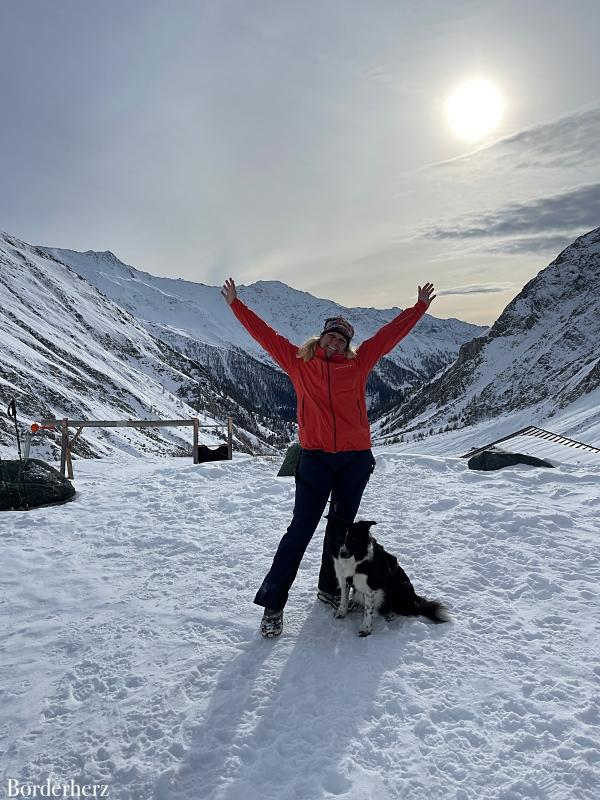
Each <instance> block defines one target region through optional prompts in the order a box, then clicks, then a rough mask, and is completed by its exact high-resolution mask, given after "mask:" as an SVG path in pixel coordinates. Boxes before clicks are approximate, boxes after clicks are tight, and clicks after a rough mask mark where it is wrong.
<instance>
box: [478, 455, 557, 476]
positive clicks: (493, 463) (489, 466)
mask: <svg viewBox="0 0 600 800" xmlns="http://www.w3.org/2000/svg"><path fill="white" fill-rule="evenodd" d="M514 464H529V466H531V467H554V464H551V463H550V462H549V461H544V460H543V459H541V458H535V456H527V455H524V454H523V453H505V452H503V451H501V450H484V451H483V453H479V454H478V455H476V456H473V458H470V459H469V460H468V462H467V466H468V467H469V469H480V470H484V471H487V472H489V471H491V470H494V469H502V468H503V467H512V466H514Z"/></svg>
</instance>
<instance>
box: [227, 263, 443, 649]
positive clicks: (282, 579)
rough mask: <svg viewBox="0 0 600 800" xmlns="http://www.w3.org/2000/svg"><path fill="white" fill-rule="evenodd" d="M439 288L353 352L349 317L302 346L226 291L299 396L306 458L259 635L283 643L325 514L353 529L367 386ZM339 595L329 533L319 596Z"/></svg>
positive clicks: (426, 289) (429, 289)
mask: <svg viewBox="0 0 600 800" xmlns="http://www.w3.org/2000/svg"><path fill="white" fill-rule="evenodd" d="M433 291H434V289H433V285H432V284H431V283H426V284H425V285H424V286H423V287H421V286H419V299H418V300H417V303H416V304H415V305H414V306H413V307H412V308H407V309H406V310H405V311H403V312H402V313H401V314H399V315H398V316H397V317H396V318H395V319H393V320H392V321H391V322H388V324H387V325H384V326H383V328H381V329H380V330H379V331H377V333H376V334H375V335H374V336H372V337H371V338H370V339H367V340H366V341H365V342H363V343H362V344H361V345H360V347H358V348H357V349H356V350H354V349H353V348H352V347H351V346H350V342H351V340H352V337H353V336H354V329H353V327H352V325H351V324H350V323H349V322H348V321H347V320H345V319H344V318H343V317H330V318H329V319H327V320H326V321H325V325H324V327H323V331H322V333H321V334H320V335H319V336H315V337H312V338H311V339H309V340H308V341H307V342H305V343H304V345H302V347H300V348H299V347H298V346H297V345H294V344H292V343H291V342H289V341H288V340H287V339H285V338H284V337H283V336H280V335H279V334H278V333H276V331H274V330H273V329H272V328H270V327H269V326H268V325H267V324H266V322H264V321H263V320H262V319H260V317H258V316H257V315H256V314H255V313H254V312H253V311H251V310H250V309H249V308H248V307H247V306H245V305H244V303H242V302H241V300H239V298H238V296H237V292H236V288H235V283H234V281H233V279H232V278H229V279H228V280H226V281H225V283H224V285H223V289H222V291H221V293H222V295H223V297H224V298H225V300H226V301H227V303H228V305H229V306H230V308H231V310H232V311H233V313H234V314H235V316H236V317H237V318H238V320H239V321H240V322H241V323H242V325H243V326H244V327H245V328H246V330H247V331H248V333H249V334H250V335H251V336H252V337H253V338H254V339H256V341H257V342H258V343H259V344H260V345H261V346H262V347H263V348H264V349H265V350H266V351H267V353H269V355H270V356H271V357H272V358H273V359H274V360H275V361H276V362H277V364H279V366H280V367H281V369H282V370H283V371H284V372H285V373H286V374H287V375H288V376H289V377H290V379H291V381H292V384H293V386H294V389H295V391H296V397H297V417H298V437H299V439H300V445H301V447H302V453H301V456H300V461H299V462H298V467H297V470H296V498H295V503H294V514H293V518H292V522H291V523H290V526H289V528H288V529H287V532H286V533H285V534H284V536H283V538H282V539H281V542H280V543H279V547H278V548H277V552H276V554H275V557H274V559H273V564H272V566H271V569H270V570H269V572H268V574H267V576H266V577H265V579H264V581H263V582H262V585H261V587H260V589H259V590H258V592H257V594H256V597H255V598H254V602H255V603H256V604H257V605H259V606H262V607H263V608H264V609H265V611H264V615H263V618H262V621H261V634H262V635H263V636H264V637H265V638H273V637H275V636H279V634H280V633H281V631H282V630H283V608H284V606H285V604H286V602H287V598H288V592H289V590H290V587H291V585H292V583H293V582H294V579H295V577H296V573H297V572H298V568H299V566H300V562H301V560H302V557H303V555H304V552H305V550H306V548H307V546H308V543H309V542H310V540H311V539H312V536H313V534H314V532H315V530H316V528H317V525H318V524H319V520H320V519H321V517H322V515H323V511H324V510H325V506H326V504H327V500H328V499H329V495H331V508H330V512H331V513H332V514H334V515H335V516H338V517H341V518H342V519H343V520H345V521H346V522H353V521H354V518H355V516H356V514H357V512H358V507H359V505H360V501H361V498H362V494H363V492H364V490H365V487H366V485H367V483H368V481H369V477H370V475H371V473H372V471H373V468H374V466H375V460H374V458H373V454H372V452H371V434H370V429H369V420H368V417H367V406H366V399H365V387H366V384H367V378H368V377H369V373H370V372H371V370H372V369H373V367H374V365H375V364H376V363H377V361H378V360H379V359H380V358H381V357H382V356H384V355H385V354H386V353H389V351H390V350H392V348H394V347H395V346H396V345H397V344H398V342H399V341H400V340H401V339H403V338H404V336H406V334H407V333H408V332H409V331H410V330H411V329H412V328H413V326H414V325H415V324H416V323H417V322H418V321H419V320H420V319H421V317H422V316H423V314H424V313H425V312H426V311H427V309H428V307H429V304H430V303H431V301H432V300H433V299H434V297H435V295H434V294H433ZM338 595H339V588H338V586H337V580H336V577H335V571H334V568H333V559H332V557H331V553H330V550H329V540H328V531H327V530H326V531H325V541H324V545H323V558H322V562H321V572H320V574H319V591H318V595H317V596H318V597H319V599H320V600H323V601H324V602H326V603H330V604H331V605H333V606H335V605H336V604H337V596H338Z"/></svg>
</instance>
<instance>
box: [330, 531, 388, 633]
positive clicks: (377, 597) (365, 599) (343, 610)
mask: <svg viewBox="0 0 600 800" xmlns="http://www.w3.org/2000/svg"><path fill="white" fill-rule="evenodd" d="M372 559H373V545H372V544H369V548H368V551H367V555H366V556H365V558H363V559H361V560H360V561H357V560H356V558H355V557H354V556H350V557H349V558H334V559H333V566H334V568H335V575H336V578H337V582H338V584H339V587H340V592H341V596H340V605H339V608H338V610H337V611H336V613H335V616H336V617H337V619H343V618H344V617H345V616H346V614H347V613H348V599H349V592H348V581H347V579H348V578H352V582H353V584H354V600H355V602H357V603H359V604H360V605H362V606H363V608H364V615H363V621H362V625H361V628H360V630H359V632H358V635H359V636H368V635H369V634H370V633H371V631H372V630H373V615H374V614H375V611H377V609H378V608H380V606H381V605H382V604H383V601H384V592H383V590H382V589H377V590H376V591H373V590H372V589H371V588H370V586H369V584H368V582H367V576H366V575H365V574H364V573H363V572H357V571H356V568H357V567H358V565H359V564H362V563H364V562H365V561H371V560H372Z"/></svg>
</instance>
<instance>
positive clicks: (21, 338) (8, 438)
mask: <svg viewBox="0 0 600 800" xmlns="http://www.w3.org/2000/svg"><path fill="white" fill-rule="evenodd" d="M0 331H1V338H0V402H1V403H2V408H3V410H4V409H5V408H6V407H7V405H8V402H9V400H10V399H12V398H15V399H16V401H17V408H18V411H19V418H20V420H21V422H22V423H24V424H25V425H27V426H28V425H29V424H30V423H31V422H34V421H39V420H40V419H41V418H43V417H56V418H62V417H70V418H71V419H74V418H75V419H76V418H84V419H99V420H110V419H136V418H137V419H139V418H141V419H153V418H158V419H160V418H162V419H169V418H170V419H179V418H188V417H191V416H196V415H197V414H198V412H200V419H201V423H202V422H203V423H204V424H206V425H210V424H221V423H224V421H225V418H226V416H227V415H228V414H232V415H234V416H235V421H236V432H237V442H236V444H237V447H242V448H243V449H249V448H258V449H262V450H263V451H265V448H267V449H268V443H269V441H271V440H273V439H274V438H275V437H273V431H272V430H270V429H268V428H261V426H260V425H259V422H258V421H257V420H256V419H255V417H254V416H253V414H252V413H251V412H249V411H248V410H247V409H246V408H245V407H244V405H243V403H242V404H241V403H240V402H237V401H236V399H235V398H232V397H230V396H228V395H227V394H226V393H225V392H223V390H222V388H221V387H220V386H219V385H217V384H216V383H215V381H214V380H213V379H212V377H211V375H210V374H209V372H208V371H207V370H206V369H205V368H204V367H203V366H202V365H200V364H198V363H197V362H195V361H193V360H192V359H189V358H188V357H186V356H185V355H182V354H181V353H180V352H178V351H177V350H175V349H174V348H172V347H171V346H170V345H169V344H167V343H166V342H164V341H162V340H161V339H158V338H156V337H154V336H152V335H151V334H150V333H149V332H148V330H147V329H146V328H145V327H144V326H143V325H142V324H141V323H140V322H138V321H137V320H136V319H135V318H134V317H132V316H131V315H130V314H129V313H127V311H125V310H124V309H123V308H121V307H119V306H118V305H116V304H115V303H114V302H113V301H111V300H110V299H108V298H107V297H105V296H104V295H103V294H101V293H100V292H99V291H98V290H97V289H96V288H95V287H94V286H92V285H91V284H90V283H89V282H88V281H86V280H85V279H84V278H82V277H81V276H80V275H78V274H77V273H76V272H74V271H73V270H71V269H70V268H69V267H68V266H66V265H65V264H63V263H61V262H59V261H57V260H56V259H54V258H53V257H52V256H50V255H49V254H48V253H47V252H44V251H43V250H40V249H39V248H36V247H32V246H31V245H28V244H27V243H25V242H22V241H20V240H18V239H16V238H14V237H12V236H9V235H7V234H0ZM21 432H23V430H22V431H21ZM215 433H216V432H215V431H203V433H202V441H203V442H204V443H209V444H211V443H214V442H216V441H218V440H219V439H216V438H215ZM221 440H222V437H221ZM46 444H47V445H48V448H49V449H50V450H52V449H54V445H53V444H52V442H51V441H47V442H46ZM0 445H6V446H10V449H11V451H12V452H14V450H15V447H14V445H15V431H14V423H13V421H12V420H10V419H9V418H8V417H7V416H6V415H5V414H0ZM115 447H117V448H119V449H122V450H126V451H130V452H144V451H146V452H152V453H173V452H175V451H176V450H181V449H182V448H183V449H188V448H190V447H191V430H190V429H189V428H182V429H176V428H174V429H154V428H152V429H145V430H136V429H133V428H127V429H110V430H109V431H106V430H103V429H93V428H90V429H86V430H85V434H84V435H82V436H81V437H80V438H79V440H78V443H77V447H76V449H75V451H74V452H75V453H80V454H82V455H83V454H85V455H92V456H93V455H103V454H106V453H109V452H111V451H113V450H114V448H115ZM5 452H6V451H5ZM32 454H33V455H35V453H32ZM48 455H50V453H48Z"/></svg>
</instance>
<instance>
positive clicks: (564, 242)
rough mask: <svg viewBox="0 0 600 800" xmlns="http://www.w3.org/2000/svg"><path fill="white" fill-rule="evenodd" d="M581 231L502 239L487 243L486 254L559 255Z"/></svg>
mask: <svg viewBox="0 0 600 800" xmlns="http://www.w3.org/2000/svg"><path fill="white" fill-rule="evenodd" d="M580 233H581V231H576V232H574V233H573V232H571V233H564V234H556V235H552V234H549V235H548V236H544V235H539V236H523V237H522V238H516V239H502V240H500V241H497V242H492V243H487V244H486V248H485V250H486V252H488V253H504V254H511V255H547V254H549V253H550V254H553V253H558V252H559V251H560V250H564V249H565V247H568V245H570V244H572V243H573V239H574V238H575V237H576V236H578V235H579V234H580Z"/></svg>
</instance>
